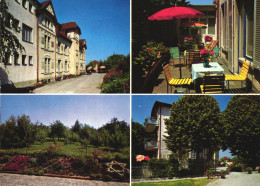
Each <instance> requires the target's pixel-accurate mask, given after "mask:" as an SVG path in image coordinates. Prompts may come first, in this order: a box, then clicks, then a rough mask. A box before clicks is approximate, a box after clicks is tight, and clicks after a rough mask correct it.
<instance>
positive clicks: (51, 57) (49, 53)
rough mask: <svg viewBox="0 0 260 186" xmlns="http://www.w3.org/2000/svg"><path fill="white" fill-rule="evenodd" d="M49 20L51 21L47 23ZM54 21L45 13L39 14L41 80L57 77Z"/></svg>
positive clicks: (51, 79) (50, 79)
mask: <svg viewBox="0 0 260 186" xmlns="http://www.w3.org/2000/svg"><path fill="white" fill-rule="evenodd" d="M46 20H48V21H49V22H50V23H49V25H47V21H46ZM55 27H56V25H55V23H54V21H53V20H52V19H51V18H50V17H48V16H47V15H45V14H42V15H40V16H39V80H40V81H41V80H42V79H47V80H49V81H53V80H54V79H55V50H56V45H55V43H56V39H57V38H56V30H55Z"/></svg>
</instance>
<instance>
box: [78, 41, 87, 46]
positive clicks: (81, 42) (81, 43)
mask: <svg viewBox="0 0 260 186" xmlns="http://www.w3.org/2000/svg"><path fill="white" fill-rule="evenodd" d="M79 47H80V48H82V47H86V48H87V45H86V40H85V39H80V40H79Z"/></svg>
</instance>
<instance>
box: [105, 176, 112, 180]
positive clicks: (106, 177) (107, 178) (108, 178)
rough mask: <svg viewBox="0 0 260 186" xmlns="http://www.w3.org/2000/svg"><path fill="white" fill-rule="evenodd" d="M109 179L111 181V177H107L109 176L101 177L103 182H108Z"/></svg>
mask: <svg viewBox="0 0 260 186" xmlns="http://www.w3.org/2000/svg"><path fill="white" fill-rule="evenodd" d="M111 179H112V177H111V176H109V175H104V176H103V181H110V180H111Z"/></svg>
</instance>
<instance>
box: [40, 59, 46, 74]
mask: <svg viewBox="0 0 260 186" xmlns="http://www.w3.org/2000/svg"><path fill="white" fill-rule="evenodd" d="M44 71H45V59H44V58H42V60H41V73H42V74H44Z"/></svg>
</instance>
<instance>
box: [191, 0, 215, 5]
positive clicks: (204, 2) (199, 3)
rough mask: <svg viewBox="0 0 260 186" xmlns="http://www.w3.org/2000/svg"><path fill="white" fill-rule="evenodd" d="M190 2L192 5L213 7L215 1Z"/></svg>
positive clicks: (194, 0)
mask: <svg viewBox="0 0 260 186" xmlns="http://www.w3.org/2000/svg"><path fill="white" fill-rule="evenodd" d="M187 1H190V4H193V5H211V4H213V0H187Z"/></svg>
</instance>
